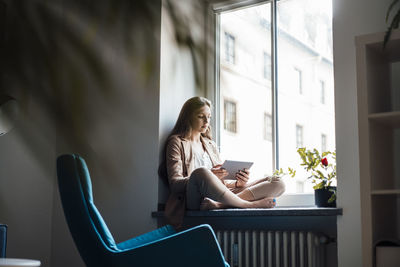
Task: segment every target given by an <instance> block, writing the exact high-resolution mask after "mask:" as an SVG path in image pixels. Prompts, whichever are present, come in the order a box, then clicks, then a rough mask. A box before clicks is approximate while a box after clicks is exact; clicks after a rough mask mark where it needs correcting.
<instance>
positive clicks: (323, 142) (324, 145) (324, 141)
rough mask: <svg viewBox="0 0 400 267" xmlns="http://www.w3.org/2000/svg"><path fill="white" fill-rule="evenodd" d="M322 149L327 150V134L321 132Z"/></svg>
mask: <svg viewBox="0 0 400 267" xmlns="http://www.w3.org/2000/svg"><path fill="white" fill-rule="evenodd" d="M321 151H322V152H325V151H326V134H321Z"/></svg>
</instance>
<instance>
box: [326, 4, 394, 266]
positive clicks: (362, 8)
mask: <svg viewBox="0 0 400 267" xmlns="http://www.w3.org/2000/svg"><path fill="white" fill-rule="evenodd" d="M332 2H333V15H334V16H333V51H334V72H335V74H334V75H335V105H336V149H337V170H338V206H339V207H343V216H341V217H339V219H338V257H339V266H341V267H348V266H360V267H361V266H362V259H361V223H362V222H361V219H360V216H361V215H360V173H359V154H358V123H357V121H358V117H357V82H356V65H355V64H356V58H355V42H354V36H356V35H360V34H367V33H374V32H379V31H385V30H386V25H385V15H386V9H387V7H388V6H389V3H390V2H392V1H391V0H384V1H374V0H367V1H366V0H352V1H346V0H333V1H332Z"/></svg>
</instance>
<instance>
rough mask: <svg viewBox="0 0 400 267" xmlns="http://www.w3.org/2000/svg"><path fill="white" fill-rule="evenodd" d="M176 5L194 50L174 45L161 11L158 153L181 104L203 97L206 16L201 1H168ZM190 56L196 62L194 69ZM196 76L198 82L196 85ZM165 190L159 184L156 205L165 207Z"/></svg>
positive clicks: (170, 26) (168, 18)
mask: <svg viewBox="0 0 400 267" xmlns="http://www.w3.org/2000/svg"><path fill="white" fill-rule="evenodd" d="M171 2H172V3H173V4H175V5H176V8H177V9H176V11H177V12H178V13H177V14H176V16H179V19H180V20H181V21H184V23H185V24H186V25H185V26H186V30H182V33H181V34H185V35H188V36H190V38H192V39H193V40H194V41H195V42H196V43H197V46H196V47H195V48H194V49H189V48H188V47H187V46H184V45H182V43H179V42H177V41H176V36H175V34H176V32H175V31H174V24H173V23H174V22H173V17H172V16H171V14H170V13H169V12H168V10H167V8H166V7H165V5H164V7H163V9H162V15H161V74H160V131H159V138H160V152H162V150H163V146H164V144H165V141H166V138H167V136H168V134H169V133H170V131H171V130H172V128H173V126H174V125H175V122H176V119H177V118H178V115H179V111H180V109H181V107H182V105H183V103H184V102H185V101H186V100H187V99H188V98H190V97H192V96H195V95H200V96H205V89H204V84H205V76H204V71H203V69H204V66H205V64H204V55H202V51H201V49H203V45H204V42H205V40H204V38H205V25H204V23H205V20H204V19H205V18H204V15H205V13H204V12H202V11H201V10H203V9H204V6H203V4H202V3H201V1H197V0H190V1H184V2H183V1H180V0H173V1H171ZM193 55H194V56H195V57H196V59H197V60H198V61H196V63H197V65H196V66H197V68H194V65H195V63H194V60H193ZM196 72H197V74H196ZM196 75H198V78H199V80H198V82H196ZM160 157H162V155H160ZM167 197H168V189H167V188H166V186H165V185H164V183H162V182H161V181H160V183H159V203H165V201H166V198H167Z"/></svg>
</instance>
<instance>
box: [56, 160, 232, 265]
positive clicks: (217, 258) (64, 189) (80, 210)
mask: <svg viewBox="0 0 400 267" xmlns="http://www.w3.org/2000/svg"><path fill="white" fill-rule="evenodd" d="M57 176H58V186H59V191H60V195H61V202H62V206H63V209H64V215H65V218H66V221H67V224H68V227H69V230H70V232H71V235H72V237H73V240H74V242H75V245H76V246H77V248H78V251H79V253H80V255H81V257H82V259H83V261H84V262H85V264H86V265H87V266H89V267H91V266H95V267H102V266H104V267H120V266H148V267H151V266H174V267H179V266H182V267H183V266H184V267H189V266H193V267H197V266H199V267H204V266H207V267H213V266H220V267H225V266H229V265H228V264H227V263H226V262H225V260H224V257H223V255H222V252H221V249H220V247H219V245H218V243H217V241H216V238H215V234H214V232H213V230H212V228H211V227H210V226H209V225H199V226H197V227H193V228H191V229H188V230H185V231H182V232H179V233H176V232H175V230H174V229H173V227H172V226H170V225H167V226H164V227H162V228H159V229H157V230H154V231H152V232H149V233H146V234H143V235H140V236H138V237H135V238H132V239H130V240H127V241H125V242H122V243H119V244H116V243H115V241H114V238H113V236H112V235H111V233H110V231H109V230H108V228H107V225H106V223H105V222H104V220H103V218H102V217H101V215H100V213H99V212H98V210H97V208H96V206H95V205H94V202H93V197H92V184H91V181H90V175H89V171H88V169H87V167H86V163H85V161H84V160H83V159H82V158H81V157H80V156H79V155H75V154H68V155H62V156H59V157H58V159H57Z"/></svg>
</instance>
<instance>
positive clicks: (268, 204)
mask: <svg viewBox="0 0 400 267" xmlns="http://www.w3.org/2000/svg"><path fill="white" fill-rule="evenodd" d="M251 204H252V205H251V208H274V207H275V206H276V201H275V199H274V198H272V197H266V198H263V199H260V200H256V201H253V202H251Z"/></svg>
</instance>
